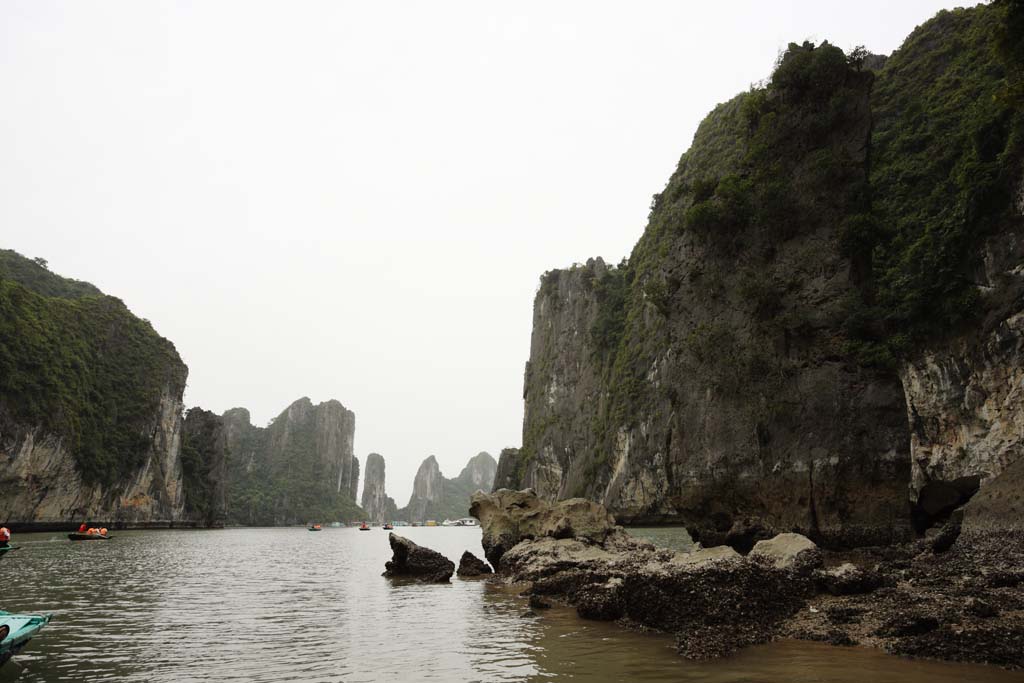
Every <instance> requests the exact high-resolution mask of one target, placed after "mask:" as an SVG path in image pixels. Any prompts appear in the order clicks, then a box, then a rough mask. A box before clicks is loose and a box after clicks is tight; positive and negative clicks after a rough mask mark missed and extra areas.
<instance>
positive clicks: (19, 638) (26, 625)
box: [0, 611, 52, 665]
mask: <svg viewBox="0 0 1024 683" xmlns="http://www.w3.org/2000/svg"><path fill="white" fill-rule="evenodd" d="M51 617H52V615H50V614H11V613H10V612H3V611H0V665H3V664H4V663H5V662H6V661H7V660H8V659H10V658H11V657H13V656H14V655H16V654H17V653H18V652H20V651H21V649H22V648H23V647H25V646H26V645H28V641H29V640H31V639H32V636H34V635H35V634H37V633H38V632H39V630H40V629H42V628H43V627H44V626H46V625H47V624H49V623H50V619H51Z"/></svg>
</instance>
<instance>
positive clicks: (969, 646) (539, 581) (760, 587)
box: [471, 490, 1024, 668]
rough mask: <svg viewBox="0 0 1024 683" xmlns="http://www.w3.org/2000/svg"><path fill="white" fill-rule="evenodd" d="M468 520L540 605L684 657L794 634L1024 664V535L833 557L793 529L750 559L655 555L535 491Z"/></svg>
mask: <svg viewBox="0 0 1024 683" xmlns="http://www.w3.org/2000/svg"><path fill="white" fill-rule="evenodd" d="M471 511H472V513H473V514H474V515H475V516H477V518H478V519H480V522H481V527H482V531H483V537H482V543H483V546H484V551H485V554H486V555H487V557H488V559H489V560H490V561H491V562H492V564H494V565H495V567H496V568H497V570H498V572H499V575H500V579H501V580H504V581H507V582H510V583H525V584H527V588H526V590H525V593H526V594H528V595H529V596H530V597H531V604H533V603H536V604H537V605H538V606H540V605H542V604H546V603H548V602H549V601H557V602H561V603H563V604H567V605H572V606H574V607H575V608H576V611H577V613H578V614H579V615H580V616H581V617H583V618H587V619H599V620H607V621H618V622H619V623H620V624H622V625H623V626H627V627H639V628H645V629H653V630H657V631H663V632H667V633H672V634H674V635H675V636H676V639H677V649H678V651H679V653H680V654H681V655H683V656H685V657H688V658H693V659H708V658H715V657H722V656H726V655H729V654H732V653H734V652H735V651H737V650H738V649H740V648H743V647H747V646H750V645H755V644H759V643H765V642H768V641H770V640H772V639H775V638H779V637H791V638H797V639H804V640H815V641H822V642H829V643H833V644H837V645H853V644H860V645H866V646H872V647H879V648H883V649H885V650H887V651H888V652H891V653H894V654H903V655H913V656H919V657H929V658H934V659H945V660H953V661H970V662H978V663H991V664H997V665H1001V666H1006V667H1011V668H1021V667H1024V647H1022V645H1024V542H1022V540H1021V539H1020V537H1019V534H1012V533H1005V532H1002V533H1001V532H990V531H982V530H977V529H975V528H965V529H964V530H963V532H962V533H960V535H959V536H958V537H957V539H956V541H955V543H954V544H953V545H952V546H951V547H950V548H949V549H948V550H947V551H945V552H940V553H937V552H936V551H935V550H934V549H933V547H932V544H931V543H929V542H927V541H918V542H913V543H908V544H901V545H894V546H887V547H877V548H871V549H864V550H861V551H858V552H857V553H846V554H844V555H842V556H840V557H834V556H833V554H830V553H829V552H828V551H823V550H822V549H820V548H818V547H817V546H816V545H815V544H814V543H813V542H812V541H811V540H810V539H808V538H806V537H804V536H802V535H800V534H792V533H787V534H780V535H778V536H776V537H774V538H772V539H766V540H764V541H760V542H759V543H757V544H756V545H755V546H754V548H753V549H752V550H751V552H750V553H749V555H747V556H743V555H741V554H740V553H738V552H736V550H734V549H733V548H730V547H727V546H718V547H712V548H701V547H699V546H698V549H697V550H695V551H693V552H688V553H684V552H675V551H671V550H667V549H663V548H657V547H655V546H654V545H652V544H651V543H648V542H646V541H641V540H639V539H637V538H634V537H632V536H629V535H628V534H626V532H625V531H624V530H623V529H622V528H621V527H618V526H615V523H614V520H613V519H612V518H611V517H610V516H609V515H608V514H607V512H606V511H605V510H604V509H603V508H602V507H601V506H599V505H597V504H595V503H591V502H589V501H583V500H579V499H576V500H567V501H561V502H558V503H549V502H547V501H544V500H541V499H540V498H538V497H537V496H536V494H535V493H534V492H533V491H529V490H527V491H509V490H499V491H496V492H495V493H492V494H484V493H478V494H476V495H474V496H473V500H472V507H471ZM834 559H835V560H838V559H843V560H845V562H842V563H838V562H834V561H833V560H834ZM834 564H838V566H831V565H834Z"/></svg>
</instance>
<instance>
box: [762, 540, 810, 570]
mask: <svg viewBox="0 0 1024 683" xmlns="http://www.w3.org/2000/svg"><path fill="white" fill-rule="evenodd" d="M750 557H751V559H754V560H758V561H761V562H766V563H769V564H771V565H772V566H774V567H776V568H777V569H789V570H793V571H803V570H810V569H815V568H817V567H820V566H821V551H820V550H818V546H817V545H815V544H814V541H812V540H811V539H809V538H807V537H806V536H803V535H801V534H792V533H790V534H779V535H778V536H776V537H775V538H770V539H767V540H764V541H758V542H757V543H756V544H754V549H753V550H751V551H750Z"/></svg>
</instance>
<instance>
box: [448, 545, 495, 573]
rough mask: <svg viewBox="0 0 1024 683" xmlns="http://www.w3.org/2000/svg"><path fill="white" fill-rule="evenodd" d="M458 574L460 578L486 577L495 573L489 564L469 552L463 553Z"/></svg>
mask: <svg viewBox="0 0 1024 683" xmlns="http://www.w3.org/2000/svg"><path fill="white" fill-rule="evenodd" d="M456 573H457V574H458V575H459V576H486V575H488V574H491V573H493V570H492V569H491V567H490V565H489V564H487V563H486V562H484V561H483V560H481V559H480V558H479V557H477V556H476V555H474V554H473V553H471V552H469V551H468V550H467V551H465V552H463V553H462V558H461V559H460V560H459V569H458V571H457V572H456Z"/></svg>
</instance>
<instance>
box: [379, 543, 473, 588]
mask: <svg viewBox="0 0 1024 683" xmlns="http://www.w3.org/2000/svg"><path fill="white" fill-rule="evenodd" d="M388 543H390V544H391V552H392V557H391V559H390V560H388V561H387V562H386V563H385V565H384V567H385V569H384V573H383V574H382V575H381V576H386V577H388V578H409V579H414V580H416V581H420V582H422V583H446V582H447V581H448V580H450V579H451V578H452V574H453V573H454V572H455V564H454V563H452V561H451V560H449V559H448V558H447V557H445V556H444V555H442V554H441V553H439V552H437V551H436V550H431V549H430V548H424V547H423V546H421V545H416V544H415V543H413V542H412V541H410V540H409V539H408V538H405V537H403V536H399V535H397V534H393V533H392V534H388Z"/></svg>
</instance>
